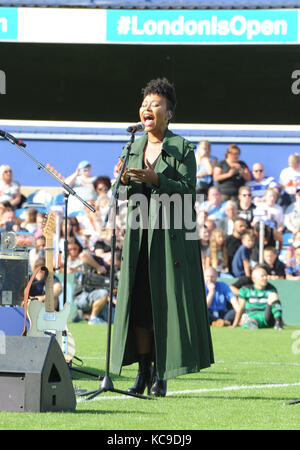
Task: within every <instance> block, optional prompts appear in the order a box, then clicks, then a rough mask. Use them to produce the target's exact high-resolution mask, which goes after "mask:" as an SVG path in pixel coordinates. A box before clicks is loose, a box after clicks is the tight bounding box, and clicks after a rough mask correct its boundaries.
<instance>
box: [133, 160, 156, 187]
mask: <svg viewBox="0 0 300 450" xmlns="http://www.w3.org/2000/svg"><path fill="white" fill-rule="evenodd" d="M146 166H147V168H146V169H129V170H128V171H127V174H128V175H129V176H130V178H131V180H133V181H140V182H141V183H151V184H154V185H156V186H158V175H157V173H156V172H154V169H153V166H152V165H151V164H150V162H149V161H148V160H147V159H146Z"/></svg>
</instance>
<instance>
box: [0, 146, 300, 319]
mask: <svg viewBox="0 0 300 450" xmlns="http://www.w3.org/2000/svg"><path fill="white" fill-rule="evenodd" d="M195 155H196V163H197V174H196V175H197V186H196V192H197V200H196V205H195V208H196V213H197V227H198V233H199V244H200V248H201V253H202V264H203V271H204V274H206V278H205V279H207V280H208V282H209V287H208V285H207V284H206V292H207V293H208V298H209V299H208V305H209V314H210V318H211V323H215V322H216V323H218V324H219V325H220V323H222V324H224V323H225V324H227V323H230V324H231V325H232V323H233V322H234V314H233V313H232V309H233V311H234V312H235V313H236V310H237V308H238V307H237V303H236V302H232V295H231V294H230V293H228V290H226V289H225V288H224V286H222V287H221V288H220V289H221V291H220V292H221V293H222V294H220V295H219V296H218V297H219V298H221V297H222V296H223V297H222V298H223V299H224V298H225V297H226V302H225V303H224V302H223V303H224V305H225V304H226V305H227V306H226V308H228V307H229V314H226V310H224V311H225V312H224V313H222V314H220V313H218V312H216V311H214V310H213V309H212V308H213V306H211V305H214V304H215V303H218V301H216V299H215V300H213V296H212V291H213V290H212V286H213V285H215V286H216V280H217V279H219V280H221V281H219V282H222V279H223V281H224V279H225V278H227V283H228V279H232V283H231V282H230V283H231V284H230V285H232V286H233V287H232V289H231V290H230V292H231V293H233V295H234V296H235V297H236V295H235V294H237V293H236V292H235V283H236V278H238V279H240V280H243V279H244V280H245V279H247V280H248V281H247V282H248V284H249V283H250V284H251V283H252V282H253V280H252V278H251V277H252V271H253V268H254V267H255V266H256V265H257V264H260V265H261V266H262V267H263V268H264V270H265V271H266V276H267V280H268V282H269V280H274V279H288V280H299V279H300V155H299V154H297V153H296V154H292V155H290V156H289V158H288V167H286V168H284V169H283V170H282V171H281V173H280V177H279V179H278V180H276V179H275V178H274V177H273V176H272V174H268V173H265V168H264V166H263V164H262V163H261V162H259V161H257V162H255V163H254V164H253V165H252V167H248V165H247V163H246V162H245V161H243V160H242V159H240V156H241V150H240V148H239V147H238V146H237V145H229V147H228V148H227V151H226V154H225V155H224V159H222V160H218V159H217V158H216V157H215V156H213V155H212V154H211V144H210V142H208V141H201V142H200V143H199V144H198V146H197V149H196V153H195ZM93 169H94V168H93ZM66 183H68V184H69V185H70V186H71V187H73V188H74V190H75V191H76V192H77V193H78V195H79V196H80V197H81V198H83V199H84V200H85V201H86V202H88V203H89V204H90V205H92V206H93V207H94V208H95V210H96V212H95V213H93V212H91V211H90V209H88V208H87V207H83V206H82V204H81V203H80V202H79V201H78V200H77V199H76V198H74V199H73V200H74V201H73V202H71V199H70V204H69V209H68V212H69V217H68V223H67V230H68V231H67V236H66V237H65V235H64V234H65V224H64V221H63V214H62V213H60V214H59V213H58V214H57V215H58V216H59V218H60V222H59V225H58V229H59V233H58V234H59V236H56V237H57V245H58V250H60V252H61V254H62V261H61V268H60V270H61V271H63V270H64V265H63V263H64V245H65V238H66V239H67V241H68V245H67V264H66V267H67V272H68V273H70V274H71V273H72V274H75V279H76V283H77V284H76V289H75V296H74V301H75V304H76V295H78V296H79V297H78V299H79V300H78V302H77V306H78V308H79V310H81V312H80V314H78V315H77V316H76V318H75V321H77V320H81V319H84V318H87V319H88V320H89V323H91V324H94V323H103V321H104V320H105V309H107V300H108V295H107V293H108V277H109V271H110V265H111V236H112V226H111V220H110V219H109V220H108V222H107V224H106V226H104V222H105V218H107V213H108V210H109V202H110V198H111V189H112V183H113V180H111V179H110V177H109V176H107V175H103V176H102V175H99V176H96V175H95V176H93V175H92V167H91V164H90V163H89V162H88V161H81V162H80V163H79V164H78V166H77V169H76V170H75V172H74V173H73V174H71V175H70V176H69V177H68V178H67V179H66ZM53 200H54V199H53ZM61 203H62V204H63V201H62V202H61ZM56 206H57V205H56ZM119 206H120V208H119V210H118V214H117V219H116V236H117V240H116V255H117V256H116V261H115V269H116V280H117V276H118V272H119V269H120V264H121V253H122V245H123V236H124V231H125V217H126V201H125V202H121V201H120V204H119ZM47 208H48V209H49V208H50V209H51V205H50V206H49V204H48V205H47ZM45 215H46V214H45V211H42V210H41V209H40V208H36V207H35V205H34V203H31V204H28V203H26V198H25V197H24V196H23V195H22V194H21V189H20V185H19V183H18V182H17V181H16V180H14V177H13V172H12V170H11V168H10V167H9V166H8V165H2V166H1V167H0V232H3V231H15V232H27V233H30V234H32V235H33V236H34V246H33V248H32V249H31V250H30V252H29V263H30V269H31V270H33V267H34V265H35V261H36V259H39V258H41V257H44V254H45V245H46V243H45V239H44V238H43V223H44V222H45ZM262 223H263V224H264V227H263V230H264V243H263V248H264V251H263V253H261V252H260V245H259V239H260V235H261V234H260V233H261V224H262ZM286 236H289V237H290V243H289V245H284V244H283V243H284V242H286V239H285V237H286ZM97 277H98V279H97ZM82 279H84V280H85V281H84V282H83V281H82ZM219 282H218V283H219ZM80 283H81V288H82V289H81V291H80ZM82 283H83V284H82ZM84 283H86V285H87V284H89V287H88V288H87V290H86V285H84ZM97 283H98V285H97ZM243 286H244V285H243ZM97 290H98V292H96V293H95V292H94V291H97ZM225 291H226V295H225V297H224V295H223V294H224V292H225ZM76 292H79V294H76ZM83 292H84V293H85V294H84V295H83ZM92 292H94V294H93V295H92V294H91V293H92ZM234 292H235V294H234ZM83 304H84V307H82V305H83ZM232 304H233V305H232ZM224 305H223V306H224ZM101 311H102V317H101ZM230 311H231V312H230ZM224 317H225V320H223V318H224ZM228 317H229V318H230V320H228ZM213 319H214V320H213ZM219 319H222V320H219ZM248 322H249V320H248Z"/></svg>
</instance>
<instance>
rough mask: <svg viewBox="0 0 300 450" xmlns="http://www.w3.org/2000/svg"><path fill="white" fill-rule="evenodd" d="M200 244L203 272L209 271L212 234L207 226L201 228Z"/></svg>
mask: <svg viewBox="0 0 300 450" xmlns="http://www.w3.org/2000/svg"><path fill="white" fill-rule="evenodd" d="M199 238H200V239H199V242H200V249H201V259H202V266H203V270H205V269H207V268H208V267H209V254H210V250H209V240H210V233H209V231H208V229H207V228H206V226H202V227H200V228H199Z"/></svg>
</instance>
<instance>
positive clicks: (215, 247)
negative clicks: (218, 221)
mask: <svg viewBox="0 0 300 450" xmlns="http://www.w3.org/2000/svg"><path fill="white" fill-rule="evenodd" d="M207 262H208V267H213V268H214V269H215V270H216V271H217V272H218V276H219V277H221V276H224V275H226V274H229V272H228V255H227V247H226V240H225V234H224V233H223V231H222V230H220V228H216V229H215V230H213V232H212V233H211V236H210V244H209V259H208V261H207Z"/></svg>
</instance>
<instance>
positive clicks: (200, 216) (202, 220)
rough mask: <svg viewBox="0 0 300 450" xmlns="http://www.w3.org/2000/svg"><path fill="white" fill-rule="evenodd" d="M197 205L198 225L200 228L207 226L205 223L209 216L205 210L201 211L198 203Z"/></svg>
mask: <svg viewBox="0 0 300 450" xmlns="http://www.w3.org/2000/svg"><path fill="white" fill-rule="evenodd" d="M196 204H198V208H197V210H196V214H197V225H198V226H200V227H203V226H204V224H205V221H206V219H207V217H208V214H207V212H206V211H204V209H202V210H200V204H199V203H197V202H196Z"/></svg>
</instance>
